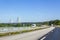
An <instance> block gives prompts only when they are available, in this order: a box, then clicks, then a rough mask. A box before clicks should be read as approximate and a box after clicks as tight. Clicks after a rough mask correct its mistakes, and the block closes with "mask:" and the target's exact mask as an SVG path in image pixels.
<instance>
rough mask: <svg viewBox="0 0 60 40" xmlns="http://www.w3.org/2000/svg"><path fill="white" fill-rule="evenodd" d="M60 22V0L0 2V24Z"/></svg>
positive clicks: (9, 0) (6, 0) (0, 0)
mask: <svg viewBox="0 0 60 40" xmlns="http://www.w3.org/2000/svg"><path fill="white" fill-rule="evenodd" d="M17 17H19V19H20V22H42V21H50V20H56V19H59V20H60V0H0V23H1V22H9V20H10V19H11V20H12V21H13V22H16V21H17Z"/></svg>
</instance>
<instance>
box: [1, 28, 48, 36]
mask: <svg viewBox="0 0 60 40" xmlns="http://www.w3.org/2000/svg"><path fill="white" fill-rule="evenodd" d="M46 28H49V27H46ZM41 29H45V28H35V29H31V30H23V31H17V32H8V33H0V37H3V36H9V35H15V34H21V33H26V32H31V31H35V30H41Z"/></svg>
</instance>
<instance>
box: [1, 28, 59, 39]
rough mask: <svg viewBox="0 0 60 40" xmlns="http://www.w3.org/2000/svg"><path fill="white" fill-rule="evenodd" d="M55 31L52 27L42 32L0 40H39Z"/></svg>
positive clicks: (37, 31)
mask: <svg viewBox="0 0 60 40" xmlns="http://www.w3.org/2000/svg"><path fill="white" fill-rule="evenodd" d="M53 29H55V27H50V28H46V29H42V30H36V31H33V32H28V33H22V34H17V35H11V36H6V37H0V40H38V39H39V38H41V37H42V36H43V35H45V34H47V33H49V32H50V31H52V30H53ZM58 29H59V28H57V30H58ZM55 31H56V30H55ZM58 31H59V30H58ZM58 31H57V32H58Z"/></svg>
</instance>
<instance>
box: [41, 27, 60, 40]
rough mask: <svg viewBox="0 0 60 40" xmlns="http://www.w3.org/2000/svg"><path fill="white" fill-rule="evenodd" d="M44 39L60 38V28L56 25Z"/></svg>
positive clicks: (53, 39) (59, 39)
mask: <svg viewBox="0 0 60 40" xmlns="http://www.w3.org/2000/svg"><path fill="white" fill-rule="evenodd" d="M42 38H44V37H42ZM40 40H41V39H40ZM43 40H60V28H58V27H56V28H55V29H54V30H52V31H51V32H49V33H48V34H46V35H45V38H44V39H43Z"/></svg>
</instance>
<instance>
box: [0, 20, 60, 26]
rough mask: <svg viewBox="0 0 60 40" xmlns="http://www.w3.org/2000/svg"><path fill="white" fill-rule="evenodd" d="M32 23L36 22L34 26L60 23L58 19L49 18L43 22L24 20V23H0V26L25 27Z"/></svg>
mask: <svg viewBox="0 0 60 40" xmlns="http://www.w3.org/2000/svg"><path fill="white" fill-rule="evenodd" d="M32 24H36V26H41V25H51V24H53V25H60V20H51V21H45V22H26V23H0V27H12V26H13V27H26V26H28V27H29V26H32Z"/></svg>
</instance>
